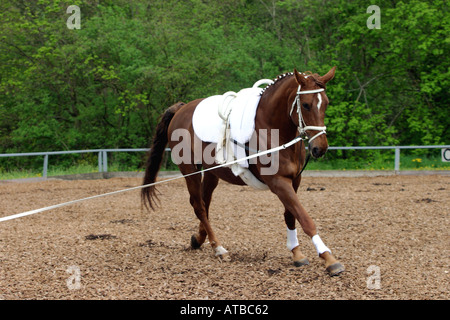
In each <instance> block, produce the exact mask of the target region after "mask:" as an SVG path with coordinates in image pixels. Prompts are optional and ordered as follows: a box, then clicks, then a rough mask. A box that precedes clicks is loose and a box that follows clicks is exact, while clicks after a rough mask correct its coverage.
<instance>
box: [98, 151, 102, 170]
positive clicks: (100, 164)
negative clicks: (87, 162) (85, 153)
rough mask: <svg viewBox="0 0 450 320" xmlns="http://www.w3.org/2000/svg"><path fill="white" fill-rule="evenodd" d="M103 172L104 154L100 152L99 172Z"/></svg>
mask: <svg viewBox="0 0 450 320" xmlns="http://www.w3.org/2000/svg"><path fill="white" fill-rule="evenodd" d="M102 170H103V163H102V152H101V151H99V152H98V172H102Z"/></svg>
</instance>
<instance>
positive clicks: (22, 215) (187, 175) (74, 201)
mask: <svg viewBox="0 0 450 320" xmlns="http://www.w3.org/2000/svg"><path fill="white" fill-rule="evenodd" d="M300 140H302V138H301V137H296V138H295V139H294V140H292V141H290V142H288V143H286V144H283V145H281V146H279V147H276V148H272V149H269V150H266V151H262V152H259V153H256V154H253V155H250V156H248V157H245V158H242V159H237V160H234V161H231V162H227V163H224V164H221V165H217V166H214V167H211V168H207V169H204V170H202V171H196V172H192V173H189V174H186V175H180V176H177V177H174V178H169V179H165V180H161V181H156V182H154V183H150V184H146V185H142V186H137V187H132V188H128V189H122V190H117V191H113V192H108V193H104V194H99V195H95V196H91V197H87V198H82V199H78V200H72V201H68V202H64V203H60V204H55V205H53V206H48V207H44V208H40V209H35V210H30V211H26V212H22V213H18V214H13V215H11V216H6V217H2V218H0V222H4V221H8V220H13V219H18V218H22V217H26V216H30V215H33V214H36V213H41V212H44V211H49V210H52V209H56V208H61V207H65V206H68V205H71V204H75V203H78V202H82V201H87V200H92V199H96V198H101V197H106V196H111V195H113V194H118V193H122V192H128V191H133V190H137V189H143V188H147V187H151V186H155V185H158V184H161V183H165V182H169V181H173V180H177V179H180V178H185V177H189V176H192V175H194V174H198V173H201V172H206V171H210V170H214V169H218V168H221V167H226V166H230V165H232V164H235V163H239V162H241V161H245V160H250V159H253V158H257V157H259V156H263V155H266V154H269V153H273V152H277V151H279V150H282V149H286V148H288V147H290V146H292V145H293V144H295V143H297V142H299V141H300Z"/></svg>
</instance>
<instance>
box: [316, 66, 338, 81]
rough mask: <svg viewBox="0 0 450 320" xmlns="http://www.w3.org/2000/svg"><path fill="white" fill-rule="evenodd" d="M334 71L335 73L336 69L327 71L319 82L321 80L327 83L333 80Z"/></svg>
mask: <svg viewBox="0 0 450 320" xmlns="http://www.w3.org/2000/svg"><path fill="white" fill-rule="evenodd" d="M335 71H336V67H333V68H331V69H330V71H328V72H327V74H326V75H324V76H322V77H320V80H322V82H323V83H327V82H328V81H330V80H331V79H333V78H334V73H335Z"/></svg>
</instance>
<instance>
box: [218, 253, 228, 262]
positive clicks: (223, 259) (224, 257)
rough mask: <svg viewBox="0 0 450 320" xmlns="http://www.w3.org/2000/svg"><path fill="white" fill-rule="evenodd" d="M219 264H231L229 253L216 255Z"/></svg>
mask: <svg viewBox="0 0 450 320" xmlns="http://www.w3.org/2000/svg"><path fill="white" fill-rule="evenodd" d="M216 257H217V258H218V259H219V260H220V262H231V256H230V254H229V253H225V254H220V255H216Z"/></svg>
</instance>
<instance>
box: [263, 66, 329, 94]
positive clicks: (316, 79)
mask: <svg viewBox="0 0 450 320" xmlns="http://www.w3.org/2000/svg"><path fill="white" fill-rule="evenodd" d="M301 74H303V75H304V76H306V77H311V78H312V79H313V80H314V82H315V83H316V84H317V85H318V86H319V87H321V88H325V84H324V83H323V82H322V81H321V80H320V79H319V77H320V76H319V75H318V74H317V73H312V72H311V71H306V72H302V73H301ZM293 75H294V73H293V72H286V73H283V74H280V75H279V76H277V77H276V78H275V79H273V83H272V84H269V85H268V86H266V87H265V88H264V89H263V90H262V91H261V96H262V95H263V93H264V92H266V90H268V89H269V88H271V87H273V86H275V85H276V84H278V83H279V82H281V80H284V79H286V78H287V77H290V76H293Z"/></svg>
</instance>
